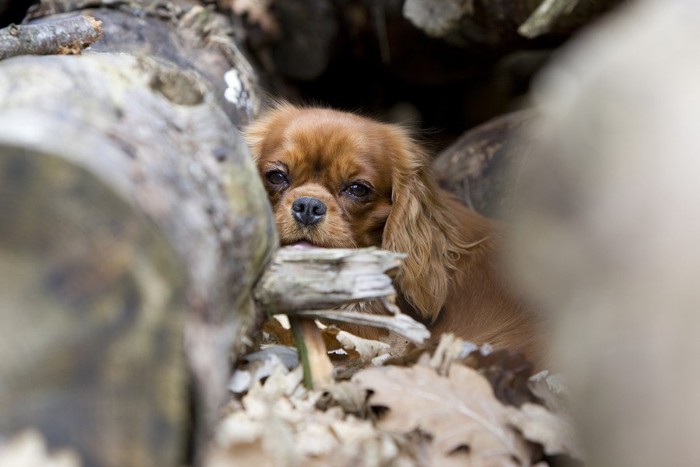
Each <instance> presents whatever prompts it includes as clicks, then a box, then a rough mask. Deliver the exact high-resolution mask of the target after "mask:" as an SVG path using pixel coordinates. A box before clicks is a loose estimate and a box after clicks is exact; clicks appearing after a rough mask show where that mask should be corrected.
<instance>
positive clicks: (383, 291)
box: [254, 247, 430, 388]
mask: <svg viewBox="0 0 700 467" xmlns="http://www.w3.org/2000/svg"><path fill="white" fill-rule="evenodd" d="M404 257H405V255H404V254H401V253H394V252H390V251H386V250H379V249H377V248H360V249H330V248H304V249H301V248H294V247H288V248H282V249H280V250H278V251H277V253H276V254H275V257H274V258H273V260H272V262H271V264H270V266H269V267H268V268H267V270H266V272H265V274H264V275H263V277H262V278H261V279H260V281H259V283H258V285H257V287H256V289H255V292H254V295H255V298H256V300H257V301H258V304H259V305H260V306H261V307H262V308H263V309H265V310H267V311H268V313H270V314H278V313H285V314H287V315H289V320H290V323H291V325H292V331H293V332H294V338H295V340H296V345H297V350H298V351H299V359H300V361H301V363H302V365H303V367H304V383H305V384H306V386H307V387H313V388H318V387H323V386H324V385H326V384H328V383H329V382H331V381H332V371H333V365H332V363H331V361H330V359H329V358H328V354H327V352H326V348H325V346H324V344H323V339H322V337H321V334H320V331H319V329H318V327H317V326H316V324H315V323H314V320H315V319H317V318H318V319H324V320H327V321H335V322H341V323H349V324H355V325H363V326H372V327H381V328H384V329H389V330H390V331H393V332H395V333H397V334H400V335H402V336H405V337H407V338H408V339H410V340H411V341H413V342H417V343H422V342H423V341H424V340H425V339H427V338H428V337H430V333H429V332H428V330H427V329H426V328H425V326H423V325H422V324H421V323H418V322H417V321H414V320H413V319H412V318H411V317H410V316H408V315H404V314H402V313H401V311H400V310H399V309H398V307H397V306H396V305H394V298H395V295H396V290H395V289H394V286H393V284H392V280H391V278H390V277H389V276H388V275H386V274H385V273H386V272H387V271H391V270H393V269H396V268H398V267H399V266H400V265H401V260H402V259H403V258H404ZM358 302H374V303H376V302H379V303H381V304H383V306H384V309H385V310H387V312H390V313H392V315H391V316H381V315H375V314H368V313H360V312H355V311H347V306H348V304H352V303H358ZM333 307H336V308H338V309H337V310H332V309H329V308H333ZM359 308H360V309H362V308H361V307H359ZM373 308H375V307H373Z"/></svg>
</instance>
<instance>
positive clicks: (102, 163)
mask: <svg viewBox="0 0 700 467" xmlns="http://www.w3.org/2000/svg"><path fill="white" fill-rule="evenodd" d="M120 13H123V12H120ZM106 16H108V15H106ZM132 21H135V22H136V21H138V20H137V19H136V18H132ZM173 25H174V23H173V24H171V27H173ZM107 30H108V28H105V31H107ZM160 46H162V47H164V45H163V44H160ZM146 47H147V46H146V45H144V46H143V48H144V49H145V48H146ZM170 53H171V55H173V56H178V54H179V53H181V50H180V49H178V48H173V49H171V50H170ZM183 60H184V59H183ZM192 60H194V59H193V58H192ZM173 63H174V62H168V61H166V60H163V59H162V57H159V58H158V60H155V59H153V58H150V57H149V56H146V55H143V54H141V55H129V54H124V53H84V54H82V55H80V56H42V57H38V56H24V57H16V58H11V59H7V60H4V61H2V62H0V159H1V160H3V161H4V162H3V163H2V164H3V167H4V168H5V167H9V168H7V170H3V171H2V174H3V177H4V179H3V183H2V184H0V185H1V186H2V190H4V191H3V192H2V193H3V194H4V196H2V198H1V199H0V213H2V214H0V215H5V217H4V218H3V219H2V222H0V225H1V226H2V227H1V228H0V252H1V254H2V256H3V261H2V263H3V267H2V269H0V271H2V274H3V276H4V277H9V278H11V279H12V281H11V282H3V286H5V284H8V285H7V286H6V287H9V288H10V290H9V292H10V293H8V294H5V293H0V310H1V312H0V341H3V340H5V341H7V342H11V343H12V345H10V346H8V347H7V348H5V349H4V352H3V354H4V355H8V354H9V355H11V354H12V353H13V352H12V349H13V348H14V347H15V346H17V349H16V350H15V352H17V354H18V359H10V360H9V363H10V364H9V365H2V366H0V381H1V382H2V383H0V401H2V402H0V431H2V432H3V433H8V434H10V433H12V431H13V430H16V429H20V428H24V427H27V426H36V427H37V428H39V429H41V431H42V432H44V433H45V434H46V435H47V437H48V439H49V441H50V442H54V443H55V442H58V443H63V444H68V445H72V446H74V447H76V448H77V449H78V450H79V451H80V452H81V453H82V454H83V455H84V456H86V459H87V461H88V465H119V466H128V465H176V464H177V463H179V462H180V461H181V460H182V457H181V456H179V453H180V452H181V451H182V448H183V446H184V445H185V443H183V440H182V434H183V432H184V430H185V428H186V422H185V418H186V413H187V407H188V400H187V395H186V392H187V391H186V389H187V386H188V384H187V382H186V381H185V379H184V377H183V375H184V374H185V373H184V366H183V363H184V361H185V360H184V358H185V354H183V349H182V347H181V343H182V334H183V332H184V334H185V340H184V344H185V349H184V351H185V352H186V356H187V357H188V362H189V368H190V371H191V372H192V375H193V376H194V379H195V384H194V387H195V388H196V389H197V394H198V399H197V404H196V410H195V412H196V415H197V418H198V422H199V427H200V429H199V430H198V431H197V433H198V435H199V443H198V446H199V447H202V446H203V445H204V444H203V443H204V441H203V440H204V439H205V437H206V434H207V430H208V429H209V428H210V427H211V424H212V422H213V421H214V420H215V419H216V416H217V411H218V408H219V406H220V403H221V401H222V400H223V398H224V396H225V394H226V381H227V379H228V371H229V370H228V369H229V366H230V356H231V351H232V350H233V355H234V356H235V355H236V353H237V352H238V351H239V350H240V347H241V346H242V345H244V343H245V342H246V335H247V334H248V333H249V332H250V331H251V330H252V328H253V327H254V324H255V320H256V314H255V309H254V306H253V301H252V296H251V288H252V285H253V283H254V281H255V279H256V278H257V276H258V275H259V272H260V270H261V269H262V267H263V265H264V264H265V262H266V260H267V257H268V254H269V252H270V250H271V248H272V247H273V246H274V245H276V233H275V228H274V222H273V221H272V216H271V213H270V210H269V206H268V204H267V201H266V196H265V193H264V190H263V189H262V186H261V184H260V181H259V179H258V177H257V174H256V170H255V167H254V165H253V163H252V160H251V159H250V156H249V154H248V150H247V147H246V146H245V144H244V143H243V141H242V139H241V138H240V135H239V133H238V132H237V130H236V129H235V127H234V126H233V125H232V123H231V120H235V119H234V118H231V117H230V115H229V118H227V115H226V114H225V113H224V112H223V111H222V109H221V108H220V106H219V104H220V102H221V101H220V99H219V98H218V97H217V96H216V95H215V93H212V92H211V91H210V82H209V81H208V80H206V79H203V78H202V77H201V76H200V75H199V74H198V73H197V72H196V71H195V70H192V69H188V68H185V67H182V66H176V65H173ZM221 82H223V77H221ZM221 92H222V94H223V89H222V90H221ZM242 106H243V107H241V109H243V110H241V111H240V112H241V113H240V114H239V120H245V119H246V118H247V117H246V114H245V112H248V111H249V110H250V109H249V108H247V107H246V105H245V103H243V104H242ZM237 108H238V107H235V108H234V111H237V110H235V109H237ZM17 161H19V162H17ZM23 164H24V165H23ZM13 167H14V168H13ZM55 167H58V168H55ZM25 172H28V174H29V175H26V176H23V175H22V174H23V173H25ZM42 187H43V191H42V190H41V189H42ZM43 205H46V206H45V207H42V206H43ZM6 213H11V214H6ZM40 213H45V214H46V215H41V214H40ZM148 235H152V236H153V238H155V239H156V240H148V239H149V238H150V237H148ZM5 260H6V261H5ZM13 271H16V272H15V273H14V275H13ZM178 281H179V282H178ZM29 291H32V293H33V294H34V295H35V296H34V297H32V296H31V295H30V294H29ZM168 297H172V298H170V299H168ZM30 341H31V342H32V343H33V344H32V345H33V346H34V347H32V348H33V349H34V348H40V349H42V350H41V352H39V351H26V352H21V350H22V349H23V348H24V347H23V346H22V345H23V344H22V343H23V342H30ZM234 344H236V345H234ZM42 352H43V353H42ZM41 355H47V356H50V357H51V358H46V359H42V358H40V357H41ZM3 363H5V362H3ZM7 381H13V382H14V383H13V384H11V385H10V384H5V383H6V382H7ZM146 384H148V385H149V388H148V390H146V389H144V385H146ZM172 386H174V387H172ZM142 389H143V390H142ZM37 395H40V397H39V398H37V397H36V396H37ZM110 401H114V402H113V403H112V402H110ZM10 402H11V403H10ZM171 405H172V406H171ZM166 409H167V410H166ZM87 413H89V414H90V415H89V416H88V415H86V416H85V417H82V414H87ZM113 443H117V444H118V449H112V446H116V445H117V444H113ZM171 460H172V462H171Z"/></svg>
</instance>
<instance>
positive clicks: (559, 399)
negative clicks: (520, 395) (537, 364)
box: [528, 371, 568, 413]
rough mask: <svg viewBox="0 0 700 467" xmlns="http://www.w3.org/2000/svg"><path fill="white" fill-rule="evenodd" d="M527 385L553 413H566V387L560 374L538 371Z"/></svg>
mask: <svg viewBox="0 0 700 467" xmlns="http://www.w3.org/2000/svg"><path fill="white" fill-rule="evenodd" d="M528 386H529V387H530V390H531V391H532V393H533V394H534V395H535V396H537V397H538V398H539V399H540V400H542V401H543V402H544V406H545V407H547V408H548V409H549V410H550V411H552V412H554V413H566V412H567V410H568V409H567V402H566V387H565V385H564V383H563V382H562V376H561V375H553V374H550V373H549V372H548V371H540V372H539V373H537V374H536V375H533V376H532V377H531V378H530V379H529V381H528Z"/></svg>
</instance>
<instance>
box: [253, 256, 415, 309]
mask: <svg viewBox="0 0 700 467" xmlns="http://www.w3.org/2000/svg"><path fill="white" fill-rule="evenodd" d="M404 257H405V255H403V254H401V253H393V252H390V251H385V250H379V249H377V248H360V249H331V248H306V249H301V248H294V247H289V248H281V249H280V250H279V251H278V252H277V253H276V254H275V256H274V258H273V259H272V262H271V264H270V266H269V267H268V268H267V270H266V272H265V274H264V275H263V277H262V278H261V279H260V282H259V283H258V286H257V287H256V291H255V298H256V299H257V300H258V302H259V303H260V304H261V305H262V306H263V308H264V309H265V310H267V311H268V312H269V313H271V314H276V313H287V312H293V311H295V310H300V309H301V310H318V309H328V308H333V307H335V306H340V305H346V304H348V303H353V302H358V301H363V300H371V299H381V298H384V297H393V296H394V295H395V294H396V291H395V290H394V286H393V285H392V281H391V278H390V277H389V276H387V275H386V274H385V272H387V271H390V270H392V269H396V268H398V267H399V266H400V265H401V260H402V259H403V258H404Z"/></svg>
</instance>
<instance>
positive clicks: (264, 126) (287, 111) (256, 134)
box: [243, 101, 298, 160]
mask: <svg viewBox="0 0 700 467" xmlns="http://www.w3.org/2000/svg"><path fill="white" fill-rule="evenodd" d="M296 111H298V108H297V107H294V106H293V105H291V104H288V103H286V102H283V101H279V102H275V103H274V104H273V106H272V108H270V109H269V110H266V111H264V112H263V114H262V115H261V116H260V117H258V118H256V119H255V121H253V122H252V123H250V124H249V125H247V126H246V127H245V128H244V130H243V136H244V138H245V142H246V143H248V146H249V147H250V151H251V153H252V154H253V159H254V160H258V159H259V158H260V155H261V154H262V153H263V151H264V150H265V145H266V143H267V142H270V143H273V144H274V141H273V140H274V137H273V135H272V133H273V129H274V128H279V127H281V126H283V125H280V122H285V121H287V122H288V121H291V119H292V118H293V114H294V112H296Z"/></svg>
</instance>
